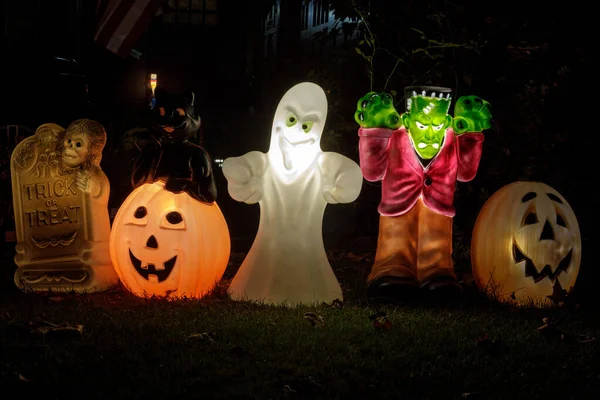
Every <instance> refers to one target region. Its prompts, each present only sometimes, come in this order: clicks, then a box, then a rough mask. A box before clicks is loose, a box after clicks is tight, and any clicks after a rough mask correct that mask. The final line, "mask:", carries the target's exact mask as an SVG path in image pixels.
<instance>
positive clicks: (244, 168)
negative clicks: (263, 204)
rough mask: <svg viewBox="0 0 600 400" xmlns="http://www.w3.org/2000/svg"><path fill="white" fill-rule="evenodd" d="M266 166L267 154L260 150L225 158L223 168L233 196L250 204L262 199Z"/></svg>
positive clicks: (228, 187)
mask: <svg viewBox="0 0 600 400" xmlns="http://www.w3.org/2000/svg"><path fill="white" fill-rule="evenodd" d="M266 166H267V161H266V155H265V154H264V153H261V152H258V151H251V152H250V153H247V154H245V155H243V156H241V157H230V158H227V159H225V161H224V162H223V166H222V170H223V174H224V175H225V178H227V189H228V190H229V194H230V195H231V197H232V198H233V199H234V200H237V201H240V202H244V203H248V204H252V203H256V202H258V201H260V199H261V198H262V186H263V185H262V177H263V174H264V171H265V169H266Z"/></svg>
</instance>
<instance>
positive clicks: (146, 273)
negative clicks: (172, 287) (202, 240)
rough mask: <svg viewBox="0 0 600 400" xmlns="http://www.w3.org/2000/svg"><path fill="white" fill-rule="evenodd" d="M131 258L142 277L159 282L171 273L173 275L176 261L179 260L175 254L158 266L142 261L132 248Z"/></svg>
mask: <svg viewBox="0 0 600 400" xmlns="http://www.w3.org/2000/svg"><path fill="white" fill-rule="evenodd" d="M129 258H130V259H131V264H133V268H135V270H136V271H137V273H138V274H140V276H141V277H142V278H144V279H146V280H147V281H149V282H152V283H159V282H162V281H164V280H165V279H167V278H168V277H169V275H171V271H173V267H174V266H175V261H177V256H174V257H173V258H171V259H170V260H167V261H165V262H164V263H163V265H160V266H159V267H158V268H157V267H156V266H155V265H154V264H150V263H142V260H140V259H139V258H137V257H136V256H134V255H133V253H132V252H131V249H129Z"/></svg>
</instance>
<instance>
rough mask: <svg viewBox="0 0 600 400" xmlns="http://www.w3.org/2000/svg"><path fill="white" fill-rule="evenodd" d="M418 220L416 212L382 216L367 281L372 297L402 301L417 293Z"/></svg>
mask: <svg viewBox="0 0 600 400" xmlns="http://www.w3.org/2000/svg"><path fill="white" fill-rule="evenodd" d="M417 217H418V214H417V213H416V212H415V210H410V211H409V212H408V213H406V214H404V215H401V216H398V217H386V216H383V215H382V216H380V218H379V237H378V240H377V252H376V254H375V262H374V264H373V267H372V268H371V273H370V274H369V277H368V279H367V295H368V296H369V297H374V298H379V299H384V300H392V301H401V300H408V299H410V298H411V297H414V295H415V294H416V293H418V288H419V282H418V280H417V274H416V264H417V240H416V239H417Z"/></svg>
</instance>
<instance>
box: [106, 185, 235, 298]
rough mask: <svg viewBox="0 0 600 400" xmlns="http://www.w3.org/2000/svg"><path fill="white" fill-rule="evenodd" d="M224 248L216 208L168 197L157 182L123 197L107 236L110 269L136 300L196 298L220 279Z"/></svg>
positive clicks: (227, 247) (226, 237) (223, 229)
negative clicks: (168, 297)
mask: <svg viewBox="0 0 600 400" xmlns="http://www.w3.org/2000/svg"><path fill="white" fill-rule="evenodd" d="M230 249H231V243H230V238H229V229H228V227H227V223H226V222H225V218H224V217H223V214H222V213H221V210H220V209H219V207H218V206H217V204H216V203H212V204H210V205H209V204H205V203H201V202H199V201H197V200H194V199H193V198H191V197H190V196H189V195H188V194H186V193H177V194H175V193H172V192H169V191H167V190H165V189H164V183H163V182H160V181H159V182H155V183H147V184H145V185H142V186H140V187H138V188H137V189H135V190H134V191H133V192H132V193H131V194H130V195H129V197H127V199H126V200H125V202H123V204H122V205H121V207H120V208H119V211H118V212H117V215H116V217H115V220H114V222H113V226H112V231H111V234H110V253H111V258H112V261H113V264H114V266H115V270H116V271H117V274H118V275H119V278H120V279H121V281H122V282H123V284H124V285H125V286H126V287H127V288H128V289H129V290H130V291H131V292H132V293H134V294H136V295H138V296H146V295H157V296H171V297H182V296H187V297H202V296H203V295H204V294H206V293H207V292H208V291H209V290H210V289H212V287H213V286H214V285H215V283H216V282H217V281H218V280H219V279H221V277H222V275H223V273H224V272H225V268H226V267H227V262H228V261H229V253H230Z"/></svg>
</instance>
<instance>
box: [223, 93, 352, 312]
mask: <svg viewBox="0 0 600 400" xmlns="http://www.w3.org/2000/svg"><path fill="white" fill-rule="evenodd" d="M326 117H327V97H326V96H325V92H324V91H323V89H322V88H321V87H320V86H318V85H316V84H314V83H310V82H303V83H300V84H297V85H295V86H294V87H292V88H291V89H289V90H288V91H287V92H286V93H285V95H284V96H283V98H282V99H281V101H280V102H279V105H278V106H277V110H276V112H275V117H274V118H273V126H272V130H271V142H270V147H269V151H268V152H267V153H266V154H265V153H262V152H259V151H252V152H249V153H247V154H245V155H243V156H241V157H230V158H227V159H226V160H225V161H224V163H223V173H224V174H225V177H226V178H227V180H228V190H229V194H230V195H231V197H232V198H233V199H235V200H237V201H240V202H245V203H248V204H253V203H257V202H258V203H259V205H260V209H261V215H260V222H259V227H258V233H257V235H256V238H255V241H254V243H253V244H252V247H251V249H250V251H249V252H248V255H247V256H246V258H245V260H244V262H243V263H242V265H241V266H240V268H239V270H238V272H237V274H236V275H235V277H234V278H233V280H232V282H231V285H230V287H229V292H230V295H231V297H232V298H233V299H236V300H250V301H258V302H264V303H269V304H281V305H294V304H313V303H321V302H332V301H334V300H336V299H337V300H343V295H342V290H341V287H340V284H339V282H338V280H337V278H336V277H335V274H334V273H333V271H332V269H331V266H330V264H329V261H328V260H327V255H326V253H325V248H324V246H323V237H322V222H323V213H324V211H325V206H326V205H327V204H328V203H329V204H336V203H349V202H352V201H354V200H355V199H356V198H357V197H358V194H359V193H360V190H361V187H362V174H361V171H360V167H359V166H358V164H356V163H355V162H354V161H352V160H350V159H349V158H347V157H344V156H343V155H341V154H338V153H333V152H323V151H322V150H321V147H320V140H321V135H322V133H323V128H324V126H325V120H326Z"/></svg>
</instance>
